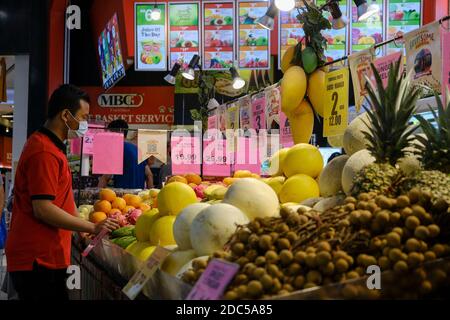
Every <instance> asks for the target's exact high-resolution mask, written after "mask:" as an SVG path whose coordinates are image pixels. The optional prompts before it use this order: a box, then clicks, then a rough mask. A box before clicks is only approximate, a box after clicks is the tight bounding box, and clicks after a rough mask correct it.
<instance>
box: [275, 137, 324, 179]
mask: <svg viewBox="0 0 450 320" xmlns="http://www.w3.org/2000/svg"><path fill="white" fill-rule="evenodd" d="M322 168H323V158H322V154H321V153H320V151H319V149H318V148H316V147H315V146H312V145H310V144H306V143H299V144H296V145H295V146H293V147H291V148H290V149H289V151H288V153H287V155H286V158H285V159H284V164H283V172H284V174H285V176H286V177H291V176H293V175H295V174H299V173H301V174H306V175H308V176H310V177H312V178H316V177H317V176H318V175H319V174H320V172H321V171H322Z"/></svg>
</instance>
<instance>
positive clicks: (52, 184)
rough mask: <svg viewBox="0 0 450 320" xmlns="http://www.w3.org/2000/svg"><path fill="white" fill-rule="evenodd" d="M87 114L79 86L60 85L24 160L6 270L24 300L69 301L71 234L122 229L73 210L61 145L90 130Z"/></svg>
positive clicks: (16, 185) (16, 188) (27, 146)
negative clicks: (68, 278) (68, 281)
mask: <svg viewBox="0 0 450 320" xmlns="http://www.w3.org/2000/svg"><path fill="white" fill-rule="evenodd" d="M88 115H89V96H88V95H87V94H86V93H85V92H83V91H81V90H80V89H79V88H77V87H75V86H72V85H67V84H65V85H62V86H60V87H59V88H58V89H56V90H55V91H54V92H53V94H52V96H51V97H50V100H49V103H48V116H47V121H46V122H45V124H44V126H43V127H42V128H41V129H40V130H38V131H37V132H35V133H33V134H32V135H31V136H30V137H29V138H28V141H27V142H26V144H25V146H24V148H23V151H22V154H21V156H20V159H19V164H18V166H17V172H16V176H15V182H14V206H13V212H12V220H11V229H10V232H9V234H8V239H7V243H6V258H7V269H8V272H9V273H10V276H11V279H12V282H13V285H14V288H15V289H16V291H17V293H18V295H19V298H20V299H26V300H48V301H52V300H55V299H56V300H60V299H68V294H67V287H66V277H67V274H66V269H67V267H68V266H69V265H70V251H71V238H72V231H78V232H87V233H91V234H98V233H99V232H100V231H101V230H102V229H104V228H106V229H108V230H109V231H112V230H114V229H116V228H118V224H117V221H115V220H112V219H106V220H104V221H102V222H100V223H98V224H94V223H92V222H89V221H85V220H83V219H81V218H79V217H78V212H77V209H76V206H75V202H74V198H73V191H72V175H71V172H70V167H69V163H68V161H67V158H66V154H65V151H66V146H65V144H64V143H63V141H64V140H66V139H67V138H72V137H76V136H82V135H83V134H84V133H85V132H86V131H87V121H86V120H87V118H88Z"/></svg>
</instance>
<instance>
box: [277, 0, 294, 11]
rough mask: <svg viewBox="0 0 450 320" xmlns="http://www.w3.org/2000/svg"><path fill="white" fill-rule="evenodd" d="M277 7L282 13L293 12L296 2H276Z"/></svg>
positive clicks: (288, 0) (280, 0) (284, 0)
mask: <svg viewBox="0 0 450 320" xmlns="http://www.w3.org/2000/svg"><path fill="white" fill-rule="evenodd" d="M275 6H276V7H277V8H278V10H280V11H291V10H292V9H294V8H295V0H275Z"/></svg>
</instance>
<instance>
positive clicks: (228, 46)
mask: <svg viewBox="0 0 450 320" xmlns="http://www.w3.org/2000/svg"><path fill="white" fill-rule="evenodd" d="M234 11H235V6H234V2H233V1H204V2H203V28H202V29H203V36H202V39H203V50H202V52H203V54H202V58H203V61H202V66H203V69H204V70H228V69H229V68H230V67H231V66H232V65H233V61H234V54H235V33H234V30H235V29H234V27H235V20H234V17H235V12H234Z"/></svg>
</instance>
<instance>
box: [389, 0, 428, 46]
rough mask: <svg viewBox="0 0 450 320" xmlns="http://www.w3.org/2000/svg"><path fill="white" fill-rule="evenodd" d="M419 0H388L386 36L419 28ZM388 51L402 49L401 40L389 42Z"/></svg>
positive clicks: (420, 18)
mask: <svg viewBox="0 0 450 320" xmlns="http://www.w3.org/2000/svg"><path fill="white" fill-rule="evenodd" d="M421 13H422V1H421V0H389V11H388V14H389V16H388V29H387V37H388V39H392V38H394V37H396V36H400V35H403V34H405V33H408V32H410V31H412V30H415V29H418V28H420V25H421V23H422V14H421ZM387 48H388V53H391V52H396V51H403V50H402V49H404V48H403V43H402V41H400V40H399V41H395V42H391V43H389V44H388V46H387Z"/></svg>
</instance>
